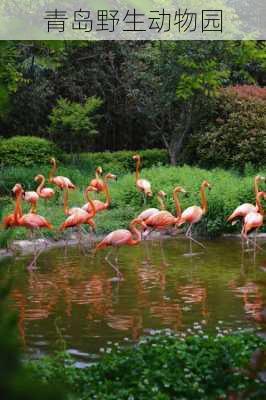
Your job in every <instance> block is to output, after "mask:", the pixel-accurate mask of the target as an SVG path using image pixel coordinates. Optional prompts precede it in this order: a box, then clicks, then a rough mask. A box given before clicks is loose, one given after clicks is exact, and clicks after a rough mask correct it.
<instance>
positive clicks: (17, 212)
mask: <svg viewBox="0 0 266 400" xmlns="http://www.w3.org/2000/svg"><path fill="white" fill-rule="evenodd" d="M14 216H15V221H16V223H18V222H19V219H20V218H21V217H22V207H21V192H19V193H17V194H16V205H15V212H14Z"/></svg>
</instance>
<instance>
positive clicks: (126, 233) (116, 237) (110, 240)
mask: <svg viewBox="0 0 266 400" xmlns="http://www.w3.org/2000/svg"><path fill="white" fill-rule="evenodd" d="M137 225H141V226H143V227H145V225H144V223H143V221H141V220H140V219H133V221H131V223H130V227H129V230H128V229H117V230H116V231H113V232H111V233H109V235H107V236H106V237H105V238H104V239H103V240H102V241H101V242H100V243H98V244H97V246H96V249H95V253H96V252H97V251H98V250H100V249H104V248H105V247H112V249H111V250H110V252H109V253H108V254H107V256H106V257H105V260H106V261H107V262H108V264H109V265H110V266H111V267H112V268H113V269H114V270H115V271H116V273H117V274H118V276H120V277H122V274H121V272H120V271H119V269H118V268H117V266H115V265H114V264H113V263H112V262H111V261H110V260H109V257H110V255H111V253H112V251H113V248H115V249H116V251H117V252H118V248H119V247H121V246H135V245H137V244H139V243H140V242H141V232H140V231H139V230H138V229H137V227H136V226H137ZM115 261H116V265H117V263H118V258H117V254H116V259H115Z"/></svg>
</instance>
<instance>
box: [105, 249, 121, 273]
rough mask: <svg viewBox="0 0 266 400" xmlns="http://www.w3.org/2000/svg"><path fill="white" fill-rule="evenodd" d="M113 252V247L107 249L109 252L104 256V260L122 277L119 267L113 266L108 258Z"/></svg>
mask: <svg viewBox="0 0 266 400" xmlns="http://www.w3.org/2000/svg"><path fill="white" fill-rule="evenodd" d="M116 251H117V252H118V248H117V249H116ZM112 253H113V248H112V249H111V250H110V251H109V253H108V254H107V256H105V261H106V262H107V263H108V264H109V265H110V266H111V267H112V268H113V269H114V270H115V272H116V273H117V275H118V276H119V277H121V278H122V277H123V275H122V273H121V272H120V271H119V269H118V268H117V266H115V265H114V264H113V263H112V262H111V261H110V259H109V257H110V255H111V254H112ZM116 260H118V258H117V256H116Z"/></svg>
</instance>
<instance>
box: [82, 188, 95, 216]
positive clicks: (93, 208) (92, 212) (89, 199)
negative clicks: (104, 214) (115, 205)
mask: <svg viewBox="0 0 266 400" xmlns="http://www.w3.org/2000/svg"><path fill="white" fill-rule="evenodd" d="M84 196H85V198H86V200H87V203H89V204H90V206H91V211H90V218H93V217H94V215H95V214H96V208H95V204H94V202H93V200H92V199H91V198H90V196H89V187H88V188H87V189H86V190H85V192H84Z"/></svg>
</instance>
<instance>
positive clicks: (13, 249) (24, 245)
mask: <svg viewBox="0 0 266 400" xmlns="http://www.w3.org/2000/svg"><path fill="white" fill-rule="evenodd" d="M104 237H105V235H93V236H92V235H86V236H85V235H84V236H83V240H85V241H88V240H89V241H92V242H98V241H100V240H102V239H103V238H104ZM220 237H221V238H228V239H240V238H241V235H240V234H233V233H229V234H228V233H225V234H223V235H221V236H220ZM251 237H252V236H251ZM174 238H175V239H180V238H182V239H185V236H184V234H179V235H176V234H171V233H170V232H169V233H160V232H152V233H151V234H150V235H149V237H148V238H147V239H146V240H158V239H163V240H167V239H174ZM215 239H216V238H215ZM215 239H208V240H215ZM257 239H259V240H260V239H264V240H265V241H266V233H259V234H258V235H257ZM65 243H66V241H65V240H64V239H60V240H54V239H36V240H28V239H23V240H14V241H13V242H12V244H11V245H10V246H9V248H8V249H0V261H1V260H3V259H4V258H9V257H15V256H21V257H23V256H28V255H31V254H34V251H35V250H37V251H40V250H43V251H47V250H51V249H55V248H62V247H64V246H65ZM78 243H79V239H78V235H77V234H71V236H69V237H68V238H67V244H68V246H72V247H73V246H76V245H78Z"/></svg>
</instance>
